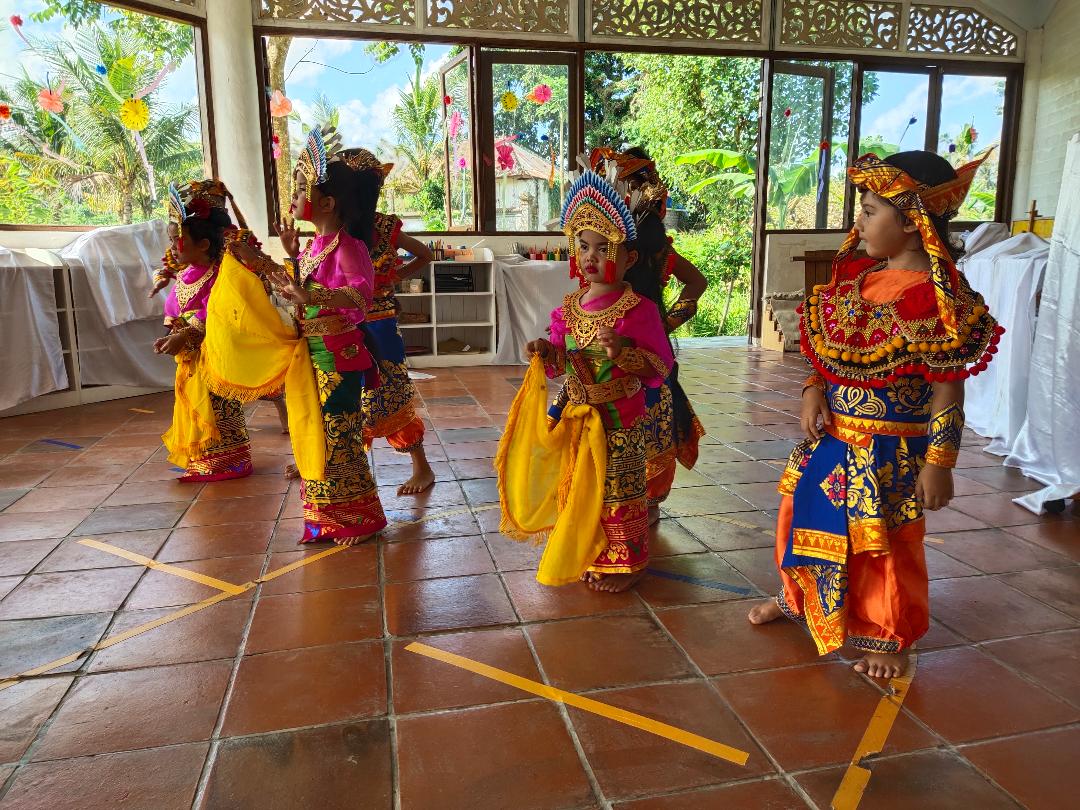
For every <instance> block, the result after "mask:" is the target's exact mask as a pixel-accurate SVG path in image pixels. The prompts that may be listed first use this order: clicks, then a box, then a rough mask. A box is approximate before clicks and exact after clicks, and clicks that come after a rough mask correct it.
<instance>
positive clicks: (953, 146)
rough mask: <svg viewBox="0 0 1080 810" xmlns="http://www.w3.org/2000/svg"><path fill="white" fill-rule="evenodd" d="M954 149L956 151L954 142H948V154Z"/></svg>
mask: <svg viewBox="0 0 1080 810" xmlns="http://www.w3.org/2000/svg"><path fill="white" fill-rule="evenodd" d="M955 151H956V144H955V143H950V144H949V154H950V155H951V154H952V153H953V152H955Z"/></svg>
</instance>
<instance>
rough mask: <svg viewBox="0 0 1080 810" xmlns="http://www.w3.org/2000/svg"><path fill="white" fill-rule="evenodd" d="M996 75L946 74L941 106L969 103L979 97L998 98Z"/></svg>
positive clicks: (997, 79)
mask: <svg viewBox="0 0 1080 810" xmlns="http://www.w3.org/2000/svg"><path fill="white" fill-rule="evenodd" d="M1000 81H1001V79H1000V78H999V77H997V76H956V77H954V76H947V77H946V78H945V83H944V87H943V88H942V94H941V107H942V109H945V108H947V107H949V106H950V105H953V104H970V103H971V102H973V101H976V100H978V99H981V98H988V97H990V98H994V99H995V100H996V99H998V98H1000V95H999V91H998V83H999V82H1000ZM1001 92H1004V91H1001Z"/></svg>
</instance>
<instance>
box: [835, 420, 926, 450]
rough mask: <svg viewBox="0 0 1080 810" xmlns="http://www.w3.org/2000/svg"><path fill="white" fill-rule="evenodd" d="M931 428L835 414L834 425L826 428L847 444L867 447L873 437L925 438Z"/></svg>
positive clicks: (909, 423) (922, 424) (912, 423)
mask: <svg viewBox="0 0 1080 810" xmlns="http://www.w3.org/2000/svg"><path fill="white" fill-rule="evenodd" d="M929 426H930V423H929V422H896V421H892V420H887V419H868V418H866V417H862V416H846V415H844V414H842V413H833V415H832V424H830V425H826V426H825V432H826V433H830V434H832V435H833V436H834V437H836V438H837V439H839V440H840V441H842V442H846V443H847V444H854V445H857V446H859V447H866V446H869V444H870V440H871V437H872V436H903V437H905V438H912V437H915V436H925V435H926V430H927V428H928V427H929Z"/></svg>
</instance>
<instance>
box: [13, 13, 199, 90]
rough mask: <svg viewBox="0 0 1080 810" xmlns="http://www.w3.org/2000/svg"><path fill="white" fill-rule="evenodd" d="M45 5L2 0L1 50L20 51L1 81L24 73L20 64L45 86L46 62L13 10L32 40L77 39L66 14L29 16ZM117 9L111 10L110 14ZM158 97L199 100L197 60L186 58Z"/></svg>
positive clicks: (164, 83)
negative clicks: (18, 22)
mask: <svg viewBox="0 0 1080 810" xmlns="http://www.w3.org/2000/svg"><path fill="white" fill-rule="evenodd" d="M43 6H44V4H43V3H41V2H40V0H0V53H5V54H12V53H14V54H18V57H17V59H14V60H13V59H7V58H5V59H4V61H3V65H2V67H0V74H2V75H0V84H8V83H10V82H11V81H12V78H11V77H18V76H19V75H20V74H21V71H20V69H19V67H20V65H21V66H23V67H25V68H26V70H27V72H28V73H29V74H30V76H31V77H32V78H33V79H35V80H36V81H38V82H40V83H41V84H42V86H44V84H45V82H46V79H47V72H48V71H47V66H46V64H45V62H44V60H43V59H42V58H41V57H40V56H38V55H37V54H35V53H34V52H33V51H31V50H30V49H29V48H27V46H26V43H25V42H23V41H22V40H21V39H20V38H19V36H18V35H17V34H16V33H15V31H14V30H13V29H12V28H11V26H10V25H9V24H8V19H9V18H10V17H11V15H12V14H18V15H19V16H20V17H22V19H23V27H22V30H23V33H25V34H26V36H27V37H28V38H29V39H30V40H31V41H35V40H55V38H57V37H63V38H65V39H68V40H72V41H73V40H74V38H75V32H74V30H73V29H71V28H68V27H66V26H65V25H64V23H65V21H64V18H63V17H61V16H59V15H57V16H55V17H53V18H52V19H51V20H49V21H48V22H44V23H38V22H35V21H34V20H32V19H31V18H30V15H31V14H33V13H34V12H37V11H40V10H41V9H42V7H43ZM113 13H114V12H112V11H108V12H106V14H107V15H112V14H113ZM156 97H157V98H158V99H160V100H161V101H164V102H165V103H168V104H197V103H198V93H197V90H196V79H195V60H194V58H193V57H190V56H189V57H188V58H187V59H185V60H184V61H183V62H182V63H181V64H180V65H179V66H178V67H177V68H176V70H174V71H173V72H172V73H171V74H170V75H169V76H168V77H167V78H166V80H165V81H164V82H163V83H162V85H161V89H160V90H159V91H158V93H157V94H156Z"/></svg>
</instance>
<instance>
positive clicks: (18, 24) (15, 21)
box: [8, 14, 34, 48]
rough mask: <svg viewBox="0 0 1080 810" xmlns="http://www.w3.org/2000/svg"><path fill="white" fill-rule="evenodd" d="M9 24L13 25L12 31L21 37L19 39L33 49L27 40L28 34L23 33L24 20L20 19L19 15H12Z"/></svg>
mask: <svg viewBox="0 0 1080 810" xmlns="http://www.w3.org/2000/svg"><path fill="white" fill-rule="evenodd" d="M8 22H9V23H11V28H12V30H14V31H15V33H16V34H18V35H19V39H21V40H22V41H23V42H25V43H26V44H27V45H29V46H30V47H31V48H33V47H34V46H33V45H32V44H31V43H30V40H28V39H27V38H26V34H24V33H23V30H22V25H23V18H22V17H20V16H19V15H18V14H12V15H11V16H10V17H8Z"/></svg>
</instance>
